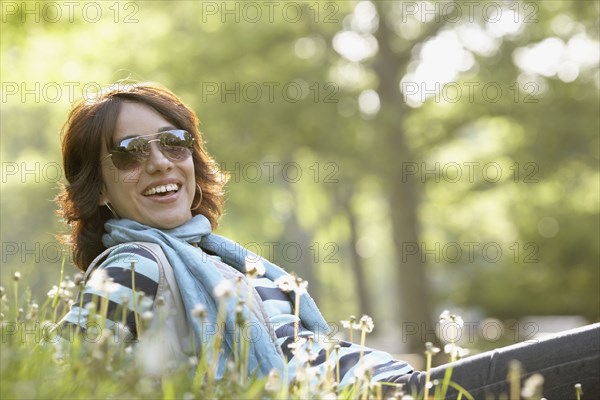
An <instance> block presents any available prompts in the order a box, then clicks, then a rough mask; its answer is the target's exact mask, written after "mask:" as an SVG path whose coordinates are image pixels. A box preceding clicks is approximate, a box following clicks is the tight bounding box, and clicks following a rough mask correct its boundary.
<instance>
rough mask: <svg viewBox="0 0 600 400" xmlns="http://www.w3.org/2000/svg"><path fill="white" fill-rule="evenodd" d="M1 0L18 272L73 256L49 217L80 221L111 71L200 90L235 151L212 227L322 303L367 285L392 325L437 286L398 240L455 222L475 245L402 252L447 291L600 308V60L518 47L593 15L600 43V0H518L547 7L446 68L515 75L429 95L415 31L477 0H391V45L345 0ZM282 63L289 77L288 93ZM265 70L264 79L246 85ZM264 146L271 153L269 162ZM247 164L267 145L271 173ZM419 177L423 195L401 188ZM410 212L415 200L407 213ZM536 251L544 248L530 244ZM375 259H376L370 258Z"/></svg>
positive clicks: (494, 308) (497, 311)
mask: <svg viewBox="0 0 600 400" xmlns="http://www.w3.org/2000/svg"><path fill="white" fill-rule="evenodd" d="M8 3H10V4H13V5H15V6H16V7H18V8H19V7H21V5H22V4H25V3H22V2H3V3H2V7H4V8H3V9H2V11H3V14H2V18H3V20H2V23H1V24H0V29H1V36H2V41H1V44H0V51H1V58H0V80H1V81H2V92H1V95H2V99H0V100H1V101H2V102H1V109H0V130H1V135H0V140H1V141H2V143H1V144H2V145H1V146H0V157H1V159H2V181H1V185H2V189H1V191H2V196H1V198H0V214H1V220H2V226H1V228H0V229H1V235H2V246H3V248H2V268H1V271H0V280H1V281H2V282H3V283H4V284H5V282H8V281H9V280H10V277H11V275H12V273H13V272H14V271H15V270H17V269H18V270H20V271H21V272H22V273H23V276H24V279H27V280H28V281H29V282H30V285H31V289H32V292H33V293H34V294H40V293H41V294H43V293H44V292H45V290H46V286H47V285H46V282H48V281H49V280H51V279H53V277H54V276H56V275H57V274H58V271H59V268H60V263H61V260H62V256H66V257H67V259H69V256H68V250H67V249H65V248H63V247H60V246H59V245H58V244H57V242H56V240H55V239H54V237H53V235H54V234H55V233H56V232H66V231H67V227H66V226H64V225H62V224H61V221H59V220H58V219H57V218H56V217H55V215H54V214H53V211H54V210H55V208H56V206H55V205H54V204H53V202H52V199H53V198H54V197H55V195H56V194H57V193H58V185H59V184H60V183H65V182H64V177H62V176H60V175H61V174H60V173H59V174H58V176H57V174H56V168H57V167H58V168H59V169H60V135H59V132H60V128H61V126H62V124H63V122H64V119H65V117H66V114H67V112H68V110H69V107H70V104H71V103H72V102H73V101H74V100H76V99H77V98H79V97H81V96H85V95H88V94H89V93H88V91H89V92H93V90H94V89H95V88H96V87H97V86H98V85H104V84H110V83H114V82H116V81H118V80H120V79H133V80H152V81H158V82H160V83H162V84H164V85H165V86H167V87H169V88H171V89H172V90H173V91H174V92H175V93H177V94H178V95H180V96H181V97H182V99H183V100H184V101H185V102H186V103H187V104H189V105H190V106H192V108H194V109H195V110H196V111H197V113H198V115H199V117H200V120H201V129H202V130H203V132H204V133H205V135H206V140H207V145H208V148H209V150H210V151H211V153H213V154H214V155H215V157H216V159H217V160H218V161H219V162H220V163H221V164H222V166H223V167H224V168H225V169H227V170H230V171H234V172H236V171H237V172H236V173H237V177H236V176H234V177H233V179H232V181H231V182H230V184H229V186H228V194H227V196H228V203H227V214H226V215H225V217H224V218H223V221H222V224H221V227H220V231H219V233H222V234H224V235H227V236H230V237H232V238H233V239H236V240H238V241H240V242H241V243H243V244H248V243H255V244H257V245H258V246H259V248H260V250H261V251H262V254H263V255H265V256H272V258H273V260H274V261H276V262H278V263H280V264H282V266H284V267H285V268H286V269H288V270H291V271H297V272H298V273H299V274H300V275H302V276H304V277H306V278H307V279H309V280H310V281H311V285H312V287H313V291H314V293H315V294H316V296H315V297H317V298H318V300H319V305H320V307H321V308H322V309H323V311H324V313H325V315H326V316H327V317H328V318H331V319H332V320H338V319H341V318H343V317H344V316H345V315H348V314H350V313H351V312H352V311H353V310H355V309H357V308H358V307H367V306H368V303H369V301H370V303H371V305H370V307H371V308H372V309H373V314H374V317H375V318H376V319H380V320H381V319H384V318H385V319H386V320H388V319H390V320H391V321H390V324H391V325H393V323H396V325H398V326H399V322H401V321H405V320H407V317H406V316H405V315H403V314H402V313H403V311H402V310H400V309H399V308H398V307H396V306H397V305H398V306H402V305H405V306H406V307H410V306H414V305H415V304H422V303H424V302H425V301H426V300H427V298H424V297H425V296H426V295H425V294H424V293H426V291H422V290H417V291H416V294H415V296H414V297H411V298H410V299H408V300H407V299H401V298H400V297H399V296H400V295H401V294H403V293H409V289H410V287H411V286H414V285H413V284H412V283H411V282H412V281H411V279H410V278H411V276H408V275H402V274H401V273H400V272H399V271H400V267H401V266H402V265H403V264H405V261H412V259H411V257H413V258H414V259H415V260H418V259H420V258H423V255H422V254H417V255H415V256H410V257H408V256H407V257H404V256H405V255H406V254H403V252H402V249H403V248H402V244H406V242H410V241H412V240H413V239H406V237H407V236H406V235H410V234H411V233H412V234H414V235H415V236H414V241H415V242H416V243H417V244H418V245H419V247H420V248H421V249H423V248H425V249H435V246H436V244H439V246H440V249H443V248H444V245H448V244H452V243H459V244H460V245H461V249H462V251H463V256H462V258H460V260H458V261H452V258H451V257H443V254H441V253H438V254H437V256H438V258H437V259H436V258H435V256H431V255H430V256H425V257H424V258H425V262H424V263H423V264H422V265H421V264H419V265H418V266H417V267H415V268H408V274H411V273H412V272H414V271H426V274H425V275H426V277H427V282H428V283H429V285H430V286H432V290H430V293H432V295H431V298H432V299H433V306H434V307H433V308H439V307H441V306H442V305H445V304H449V303H451V304H456V305H457V306H461V307H463V308H470V309H471V308H472V309H476V310H479V311H480V312H482V313H483V314H485V315H486V316H487V315H489V316H495V317H498V318H503V319H504V318H520V317H524V316H527V315H531V314H537V315H540V314H542V315H552V314H568V315H583V316H585V317H586V318H587V319H588V320H590V321H595V320H598V318H599V317H600V310H599V309H598V304H599V302H600V297H599V296H600V291H599V290H598V282H599V281H600V276H599V270H598V261H599V259H600V254H599V248H598V242H599V241H600V237H599V234H600V232H599V231H598V224H599V223H600V219H599V209H598V204H599V203H600V199H599V198H598V193H599V187H598V181H599V180H598V160H599V159H600V154H599V151H598V149H599V148H600V146H599V136H598V131H599V129H600V125H599V119H598V113H597V110H598V108H599V97H598V80H597V75H598V65H597V63H596V64H593V65H590V66H588V67H586V68H581V70H580V71H579V72H580V73H579V75H578V76H577V77H576V79H574V80H573V81H568V80H567V81H565V80H561V79H559V77H558V76H557V75H556V74H554V75H552V74H550V75H549V76H544V75H541V74H530V73H525V72H523V71H522V70H521V69H520V68H519V67H518V66H517V65H516V63H515V58H516V54H517V52H518V51H519V49H522V48H527V47H531V46H533V45H536V44H539V43H540V42H542V41H544V40H545V39H548V38H554V39H560V40H561V41H562V42H563V43H568V42H569V41H570V40H573V38H576V37H578V35H580V36H581V35H584V36H586V37H589V38H590V40H592V41H595V43H597V41H598V23H597V21H598V3H597V2H593V1H545V2H525V3H526V4H529V8H526V9H521V11H522V14H519V17H525V16H527V15H529V14H528V13H529V12H531V11H534V14H533V15H532V16H533V17H534V20H533V21H532V22H528V23H524V24H522V27H521V29H520V30H519V31H518V32H516V33H514V34H509V35H504V36H501V37H495V38H494V39H493V40H494V41H495V42H496V43H497V46H498V49H497V51H496V52H494V53H493V54H487V55H486V54H481V53H477V52H476V51H470V54H471V56H472V57H473V60H474V64H473V66H472V67H471V68H469V69H468V70H467V71H463V72H461V73H460V74H459V75H458V76H457V77H456V79H455V80H454V81H455V82H453V83H456V84H458V85H460V86H461V87H463V88H465V86H464V85H465V84H479V86H478V87H479V88H481V87H482V86H483V85H485V84H486V83H496V84H498V85H499V86H500V87H501V88H502V89H503V96H502V97H501V98H500V100H499V101H497V102H491V101H488V100H486V99H485V98H484V97H483V96H482V95H481V92H480V91H476V96H475V98H474V99H473V100H471V99H469V97H468V96H467V95H466V94H464V95H463V96H461V97H460V98H459V99H458V101H456V102H449V101H443V100H439V101H436V100H435V98H431V99H429V100H427V101H426V102H424V103H423V104H422V105H421V106H419V107H413V106H410V105H409V104H407V102H406V101H405V99H403V98H402V95H401V93H400V92H399V90H398V89H399V83H400V80H401V79H402V78H403V77H404V76H405V75H406V74H407V73H409V72H414V70H415V68H416V66H417V65H418V63H419V61H420V51H421V49H422V48H423V46H424V45H425V44H427V43H429V42H430V41H431V39H433V38H435V37H437V35H439V34H443V33H448V32H454V31H457V30H459V28H461V27H464V26H470V27H473V26H479V27H480V28H481V29H483V30H485V29H489V28H492V27H493V24H491V25H490V24H488V23H487V22H486V21H485V20H483V19H482V14H481V13H479V12H477V18H476V19H475V20H474V21H473V22H472V23H470V24H467V23H466V22H465V21H464V20H461V21H459V22H452V21H451V20H449V19H446V18H444V17H443V16H440V18H434V19H433V20H431V21H424V20H418V18H412V17H408V20H407V19H405V16H404V15H403V14H402V13H401V7H402V3H401V2H392V1H385V2H376V6H377V7H376V10H377V12H378V13H379V17H378V24H377V26H378V30H377V31H374V32H371V33H372V34H373V35H376V36H377V40H378V41H379V43H378V48H379V52H378V53H376V54H375V55H373V56H372V57H367V58H365V59H362V60H359V61H356V62H355V61H350V60H348V59H347V58H345V57H343V56H341V55H340V53H338V52H337V51H336V50H335V49H334V46H333V40H334V38H335V36H336V34H337V33H339V32H341V31H342V30H351V29H356V23H354V25H353V23H352V15H353V12H354V10H355V8H356V6H357V5H358V3H357V2H352V1H340V2H323V3H317V2H297V3H296V4H299V5H300V7H301V8H302V12H303V15H304V17H303V18H301V19H299V20H298V21H296V22H290V19H289V18H287V19H286V18H284V17H283V16H282V14H281V11H282V9H281V7H280V8H278V9H276V12H275V15H274V18H273V19H272V21H269V20H267V17H266V16H267V15H268V14H267V12H268V10H267V9H266V8H263V9H262V12H263V18H262V19H261V20H260V21H259V22H254V23H253V22H250V21H249V20H248V19H247V18H240V19H239V20H237V21H236V20H235V18H234V16H232V15H229V16H226V15H224V14H223V13H220V12H219V13H216V14H214V15H210V13H208V12H207V11H208V10H207V7H208V6H210V4H213V5H217V6H218V5H220V4H224V3H222V2H190V1H178V2H167V1H152V2H150V1H143V2H142V1H140V2H98V4H100V7H101V8H102V17H101V18H100V19H99V20H98V21H95V22H92V21H91V18H84V17H83V16H82V15H83V14H82V8H83V3H82V4H80V5H79V6H78V8H75V10H74V18H73V20H69V18H68V14H67V11H68V10H67V9H66V8H63V9H62V12H63V16H62V19H60V20H58V21H56V22H52V21H50V19H51V18H43V16H42V17H41V18H40V20H39V21H36V20H35V14H28V15H27V16H26V18H25V20H23V17H24V16H23V15H22V13H21V12H20V11H22V10H18V11H17V12H16V13H14V14H11V13H9V12H8V9H7V8H6V7H7V4H8ZM35 3H38V4H39V7H40V10H41V8H42V6H43V3H42V2H31V4H29V5H28V7H30V9H33V8H34V7H35ZM92 3H93V2H92ZM405 3H406V2H405ZM482 3H485V2H482ZM487 3H498V2H487ZM487 3H486V4H487ZM56 4H59V6H60V2H59V3H56ZM231 4H233V3H231ZM239 4H241V3H239ZM318 4H320V5H318ZM439 4H442V3H439ZM457 4H461V3H457ZM515 4H516V3H515ZM512 5H514V4H512ZM510 6H511V4H508V7H509V8H508V9H510ZM110 7H113V8H110ZM231 7H233V5H232V6H231ZM240 7H241V6H240ZM315 7H317V8H318V10H319V11H320V13H319V15H318V17H316V15H315V10H316V9H315ZM328 7H329V8H328ZM463 10H466V8H463ZM505 10H506V9H505ZM332 11H333V13H332ZM90 15H91V16H93V14H90ZM328 16H329V17H331V18H327V17H328ZM128 17H129V18H128ZM411 18H412V19H411ZM353 26H354V28H353ZM411 29H412V30H411ZM371 33H369V34H371ZM361 34H365V35H366V33H365V32H362V33H361ZM89 83H93V84H92V85H90V86H88V87H85V86H84V85H86V84H89ZM269 83H273V84H277V86H276V89H275V91H274V99H273V101H271V100H270V99H269V96H268V86H267V84H269ZM528 83H535V84H536V85H538V86H536V90H535V91H534V92H535V93H534V94H531V93H529V92H527V91H526V90H525V89H524V87H525V86H524V85H525V84H528ZM288 84H292V85H296V84H297V85H299V87H301V88H303V89H302V93H303V96H302V97H301V99H299V100H298V101H290V100H289V99H287V98H285V95H284V93H283V92H282V88H283V87H284V86H285V85H288ZM69 85H71V86H69ZM236 85H239V88H240V89H239V90H236V89H235V88H236ZM244 85H246V89H247V90H248V91H247V92H243V90H242V88H244ZM515 85H516V86H515ZM57 87H58V88H59V90H60V92H59V93H58V95H56V94H55V90H56V88H57ZM256 87H259V88H261V89H262V96H260V98H259V99H258V100H257V101H253V100H252V95H253V93H254V92H253V90H254V89H253V88H256ZM15 88H16V89H15ZM70 88H71V89H70ZM84 88H85V89H86V90H84ZM214 89H216V90H217V92H216V93H215V94H212V92H210V90H214ZM367 89H372V90H376V91H377V92H378V94H379V97H380V99H381V109H380V110H379V112H377V113H374V114H368V113H365V112H364V110H361V107H360V102H359V98H360V95H361V94H362V93H363V91H364V90H367ZM14 90H17V92H16V93H15V94H11V93H12V91H14ZM26 90H29V92H26ZM226 90H230V91H231V90H232V91H233V92H236V93H237V94H236V93H234V94H226V92H225V91H226ZM27 93H29V94H27ZM244 93H245V94H244ZM388 94H390V96H392V97H393V96H395V97H396V102H395V103H392V102H391V101H390V100H388V98H391V97H390V96H388ZM236 96H237V97H236ZM529 101H532V102H529ZM269 162H274V163H278V164H276V166H275V168H274V169H273V173H274V174H273V175H272V179H270V178H271V176H270V175H269V169H268V167H267V166H266V165H267V164H265V163H269ZM413 162H414V163H416V165H418V166H421V165H423V164H422V163H426V164H425V166H426V167H428V168H430V169H431V168H433V165H434V164H435V163H436V162H439V163H441V164H440V165H448V163H451V162H455V163H458V164H459V165H462V163H463V162H476V163H480V166H483V165H486V164H488V163H498V164H499V165H500V166H501V170H502V172H503V176H502V179H500V180H499V181H498V182H490V181H489V180H486V179H485V176H483V175H482V170H481V168H480V169H478V170H476V173H477V175H475V179H474V180H473V181H472V182H471V181H469V180H468V179H467V177H466V173H467V169H466V168H464V167H463V170H462V171H463V178H462V179H460V180H459V181H458V182H453V181H452V179H446V178H449V176H445V175H443V174H442V173H441V172H439V173H436V174H435V175H436V176H434V177H431V176H430V177H429V178H427V177H425V178H423V177H422V176H421V175H420V174H417V175H416V176H414V177H412V178H414V179H413V181H412V183H411V185H409V182H405V181H403V179H402V169H403V168H404V167H406V165H407V163H413ZM291 163H295V164H294V165H297V166H299V167H300V170H301V172H302V176H301V177H300V178H299V179H298V180H297V181H296V180H295V179H290V177H292V178H293V177H294V176H295V175H293V173H294V171H295V170H294V169H293V168H292V169H289V170H284V168H283V167H284V166H286V165H288V166H289V165H292V164H291ZM444 163H445V164H444ZM254 165H259V166H261V167H262V169H261V171H260V173H261V175H260V177H259V178H257V179H254V177H255V176H256V175H254V172H255V171H256V170H255V169H254V168H253V166H254ZM272 165H274V164H272ZM515 166H516V169H515ZM511 167H512V168H513V169H511ZM27 171H33V172H29V173H27ZM419 172H421V171H419ZM517 172H519V174H517ZM286 173H287V174H288V175H286ZM328 178H329V179H328ZM412 178H411V179H412ZM527 178H530V180H527ZM531 179H533V180H535V182H534V181H533V180H531ZM413 196H414V199H415V204H413V205H410V204H408V205H407V204H406V203H404V202H403V201H405V200H406V199H410V198H412V197H413ZM398 214H402V215H406V216H408V217H410V218H409V219H408V220H409V221H412V222H411V223H410V224H404V225H403V224H399V223H398V221H399V219H398V218H396V217H397V215H398ZM408 217H407V218H408ZM411 218H412V219H411ZM353 222H354V223H353ZM473 241H474V242H478V243H479V244H480V245H479V249H481V248H482V247H483V245H485V244H489V243H497V244H498V245H499V246H500V247H501V249H502V251H503V257H502V258H501V259H499V260H498V261H495V262H490V261H488V260H486V259H485V258H484V257H483V255H482V253H481V251H478V252H476V253H475V256H474V259H473V260H472V261H471V260H470V259H469V257H468V254H469V253H468V248H467V247H465V246H464V243H467V242H473ZM271 243H277V246H276V247H269V246H271V245H270V244H271ZM290 244H292V245H294V246H293V247H290V246H289V245H290ZM285 245H288V247H287V249H288V250H290V252H289V253H284V252H283V249H284V246H285ZM295 245H298V246H299V247H300V248H301V250H302V255H301V256H300V257H298V258H296V257H295V256H294V253H293V252H291V250H294V249H295V248H296V246H295ZM529 245H531V247H527V246H529ZM271 249H272V250H273V251H271ZM357 249H359V250H360V251H357ZM532 251H533V252H534V253H535V256H536V258H535V262H528V260H527V256H528V255H530V254H531V252H532ZM517 253H518V254H517ZM355 263H356V264H355ZM70 264H71V263H68V264H67V265H70ZM352 265H358V267H357V268H356V269H352ZM361 270H362V271H364V275H365V276H364V279H360V277H359V275H357V274H356V271H361ZM339 276H343V277H344V278H345V279H339ZM449 283H451V284H449ZM360 285H364V286H366V288H367V289H366V290H364V292H361V291H360V290H359V289H360ZM373 288H377V289H378V290H375V289H373ZM363 289H364V288H363ZM379 289H381V290H379ZM355 293H361V295H360V296H355V295H354V294H355ZM363 297H365V298H363ZM361 311H364V310H361ZM390 311H392V312H391V313H390ZM365 312H366V311H365ZM390 314H393V315H390ZM430 317H431V316H430ZM430 319H431V318H430ZM390 335H395V334H390ZM397 336H399V334H398V335H397ZM391 350H392V351H404V350H405V349H391ZM413 350H414V351H417V350H416V349H413Z"/></svg>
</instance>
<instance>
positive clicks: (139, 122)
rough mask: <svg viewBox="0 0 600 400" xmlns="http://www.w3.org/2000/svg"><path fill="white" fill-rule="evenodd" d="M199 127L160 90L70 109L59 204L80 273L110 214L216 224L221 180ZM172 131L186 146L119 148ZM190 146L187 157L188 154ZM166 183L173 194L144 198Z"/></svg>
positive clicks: (125, 90)
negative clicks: (69, 229) (193, 219)
mask: <svg viewBox="0 0 600 400" xmlns="http://www.w3.org/2000/svg"><path fill="white" fill-rule="evenodd" d="M197 125H198V118H197V116H196V114H195V113H194V112H193V111H192V110H190V109H189V108H188V107H186V106H185V105H184V104H183V103H182V102H181V101H180V100H179V99H178V98H177V97H176V96H175V95H174V94H173V93H171V92H170V91H169V90H167V89H165V88H161V87H159V86H157V85H142V84H138V85H131V86H125V87H123V86H117V87H113V88H108V89H107V90H105V91H104V92H102V93H101V94H100V95H99V96H98V97H97V98H95V99H88V100H86V101H82V102H80V103H79V104H77V105H76V106H75V107H74V109H73V110H72V111H71V114H70V115H69V119H68V120H67V123H66V124H65V126H64V128H63V146H62V151H63V168H64V171H65V176H66V178H67V181H68V182H69V185H68V186H66V187H65V188H64V190H63V191H62V193H61V194H59V196H58V199H57V200H58V202H59V204H60V205H61V207H62V212H61V214H62V216H63V217H64V218H65V220H66V221H67V223H69V224H70V225H71V227H72V234H71V236H70V238H69V240H68V242H69V243H70V244H71V245H72V246H73V253H74V260H75V264H76V265H77V267H79V269H81V270H82V271H85V270H86V268H87V266H88V265H89V264H90V262H91V261H92V260H93V259H94V258H95V257H96V256H97V255H98V254H100V253H101V252H102V251H103V250H104V249H105V247H104V246H103V245H102V239H101V237H102V234H103V233H104V229H103V224H104V223H105V222H106V221H107V220H108V219H109V218H111V217H113V216H115V214H116V216H121V217H127V218H132V219H135V220H138V221H139V222H142V223H148V224H149V225H150V226H155V225H153V224H157V225H156V226H157V227H160V228H174V227H176V226H178V225H181V224H182V223H183V222H185V220H187V219H189V218H191V217H192V216H193V215H196V214H202V215H204V216H206V218H208V220H209V221H210V223H211V226H212V227H213V229H214V228H216V227H217V224H218V221H219V218H220V216H221V214H222V207H223V186H224V184H225V182H226V175H225V174H223V173H221V171H220V170H219V168H218V165H217V164H216V163H215V162H214V160H213V159H212V158H211V157H210V155H209V154H208V153H207V151H206V149H205V147H204V141H203V140H202V137H201V133H200V131H199V130H198V128H197ZM172 129H176V130H177V131H179V132H181V130H183V131H185V132H186V133H187V134H188V135H191V137H190V138H188V137H186V138H185V140H184V142H185V143H179V144H180V145H181V147H185V149H177V150H175V151H174V150H173V149H172V147H173V146H172V144H173V143H170V144H169V143H168V141H164V140H162V141H161V140H159V141H158V142H154V141H152V143H146V145H145V146H143V147H146V148H145V149H142V151H135V150H137V149H132V148H129V147H131V141H130V142H129V143H130V145H128V148H127V149H125V151H122V150H123V149H121V148H119V146H120V145H122V144H123V142H124V140H123V139H128V138H129V139H131V138H132V137H136V136H138V137H141V138H142V140H144V141H145V139H144V137H145V135H150V134H156V133H157V132H162V131H165V130H172ZM163 135H164V134H163ZM147 142H151V141H147ZM148 144H149V146H148ZM188 149H191V156H192V157H191V159H190V158H189V157H188V156H185V155H186V154H187V155H189V154H190V153H189V150H188ZM181 151H182V152H183V153H181V154H177V152H181ZM109 153H110V154H109ZM142 161H144V162H142ZM99 166H101V168H99ZM169 184H170V185H177V190H176V191H175V193H171V195H168V196H165V197H164V198H162V197H160V196H156V195H150V194H149V193H147V192H148V191H149V190H152V189H154V190H155V191H156V192H158V191H160V192H162V191H163V187H165V185H169ZM171 192H172V191H171ZM192 204H194V207H193V209H192V207H191V205H192ZM173 206H176V207H173ZM111 209H112V211H111ZM139 218H141V219H139ZM150 222H151V223H150Z"/></svg>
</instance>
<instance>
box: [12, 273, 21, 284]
mask: <svg viewBox="0 0 600 400" xmlns="http://www.w3.org/2000/svg"><path fill="white" fill-rule="evenodd" d="M19 279H21V273H20V272H19V271H17V272H15V273H14V274H13V281H15V282H18V281H19Z"/></svg>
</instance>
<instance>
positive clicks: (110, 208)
mask: <svg viewBox="0 0 600 400" xmlns="http://www.w3.org/2000/svg"><path fill="white" fill-rule="evenodd" d="M104 205H105V206H106V207H108V209H109V210H110V212H111V213H112V215H113V217H115V219H120V218H119V214H117V213H116V212H115V210H113V208H112V207H111V206H110V204H108V203H107V202H106V200H104Z"/></svg>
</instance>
